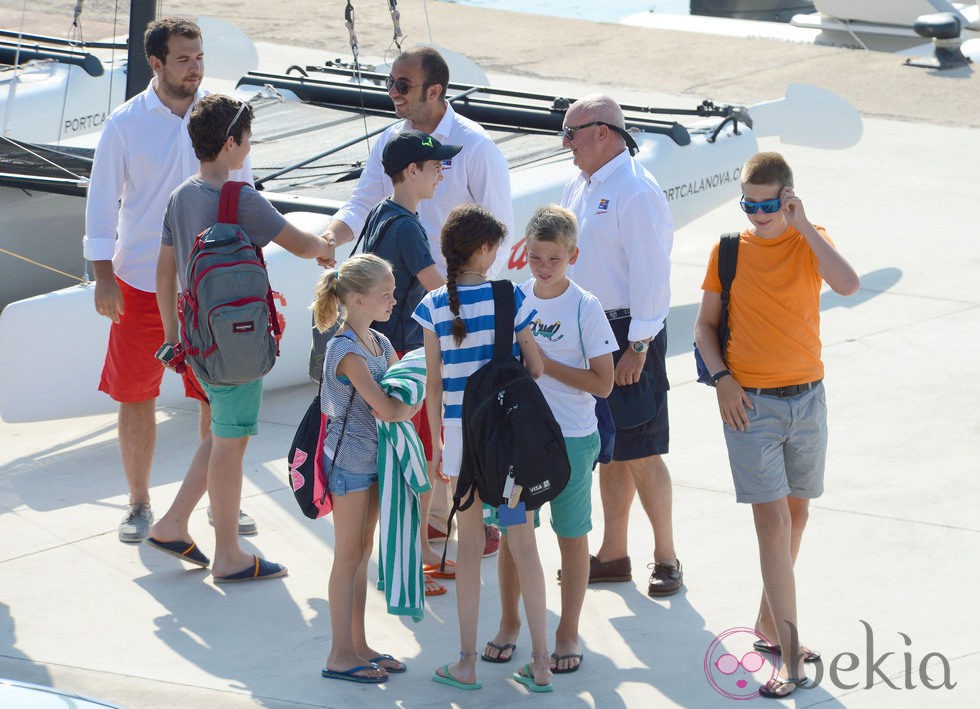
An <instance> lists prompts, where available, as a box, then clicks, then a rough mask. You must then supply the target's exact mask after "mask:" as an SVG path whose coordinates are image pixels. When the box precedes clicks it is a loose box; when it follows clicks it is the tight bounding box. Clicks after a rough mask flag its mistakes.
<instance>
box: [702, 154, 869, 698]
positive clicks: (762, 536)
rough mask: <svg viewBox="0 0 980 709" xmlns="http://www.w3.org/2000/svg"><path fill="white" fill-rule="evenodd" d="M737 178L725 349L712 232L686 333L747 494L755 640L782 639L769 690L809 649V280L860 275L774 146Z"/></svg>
mask: <svg viewBox="0 0 980 709" xmlns="http://www.w3.org/2000/svg"><path fill="white" fill-rule="evenodd" d="M741 183H742V199H741V201H740V202H739V205H740V206H741V208H742V211H743V212H745V214H746V215H747V216H748V220H749V223H750V224H751V226H750V227H749V228H748V229H746V230H745V231H743V232H742V233H741V234H739V238H738V258H737V260H736V269H735V278H734V280H733V281H732V285H731V291H730V299H729V301H728V325H729V329H730V335H729V339H728V343H727V347H726V349H725V354H724V356H723V355H722V350H721V343H720V342H719V341H718V334H717V333H718V323H719V321H720V320H721V313H722V302H721V290H722V287H721V279H720V278H719V276H718V251H719V244H718V243H717V242H716V243H715V245H714V247H713V249H712V251H711V256H710V258H709V259H708V268H707V272H706V275H705V278H704V282H703V283H702V284H701V288H702V289H703V290H704V295H703V297H702V299H701V309H700V310H699V311H698V316H697V319H696V320H695V323H694V337H695V340H696V341H697V345H698V349H699V351H700V352H701V355H702V356H703V357H704V361H705V365H706V366H707V368H708V371H709V372H711V373H712V377H711V378H712V380H713V382H714V384H715V387H716V394H717V397H718V409H719V411H720V413H721V419H722V421H723V423H724V426H723V429H724V433H725V444H726V445H727V447H728V460H729V464H730V466H731V470H732V478H733V480H734V483H735V499H736V501H737V502H742V503H746V504H751V505H752V515H753V518H754V521H755V529H756V536H757V537H758V542H759V560H760V566H761V568H762V587H763V593H762V601H761V602H760V604H759V614H758V616H757V617H756V621H755V631H756V633H757V634H758V635H760V636H762V637H763V638H768V639H771V640H770V642H768V643H766V642H764V641H760V642H758V643H756V644H755V648H756V650H759V651H760V652H766V653H769V654H771V655H780V654H782V653H781V648H789V649H790V650H789V652H788V653H787V655H788V657H789V658H790V659H789V660H787V659H786V657H784V658H783V662H782V664H781V665H780V669H779V674H778V675H777V676H776V677H775V678H773V679H772V680H770V681H769V682H768V683H766V684H765V685H763V686H762V687H760V688H759V694H761V695H762V696H764V697H772V698H780V697H785V696H786V695H788V694H791V693H792V692H794V691H795V690H796V689H797V688H798V687H805V686H807V685H808V684H809V679H808V678H807V677H806V674H805V672H804V670H803V667H804V663H806V662H817V661H819V660H820V655H819V654H818V653H816V652H815V651H813V650H810V649H808V648H806V647H804V646H802V645H800V644H799V635H798V628H799V622H798V620H797V613H796V590H795V589H796V581H795V574H794V570H793V566H794V564H795V562H796V556H797V554H798V553H799V550H800V544H801V543H802V541H803V530H804V529H805V528H806V523H807V517H808V514H809V504H810V500H811V499H813V498H816V497H819V496H820V495H821V494H822V493H823V478H824V463H825V459H826V453H827V403H826V399H825V397H824V388H823V384H822V380H823V371H824V370H823V362H822V361H821V359H820V349H821V344H820V288H821V285H822V282H823V281H826V282H827V284H828V285H829V286H830V287H831V288H833V289H834V291H835V292H837V293H839V294H841V295H851V294H852V293H855V292H856V291H857V289H858V288H859V287H860V281H859V279H858V276H857V274H856V273H855V272H854V269H853V268H851V265H850V264H849V263H848V262H847V261H846V260H845V259H844V257H843V256H841V255H840V254H839V253H838V252H837V249H836V248H835V247H834V245H833V244H832V243H831V241H830V240H829V239H828V238H827V234H826V232H825V231H824V230H823V228H822V227H817V226H814V225H813V224H811V223H810V221H809V220H808V219H807V217H806V214H805V213H804V211H803V202H802V201H801V200H800V198H799V196H797V194H796V193H795V192H794V190H793V172H792V170H790V167H789V164H788V163H787V162H786V160H785V159H784V158H783V156H782V155H780V154H779V153H773V152H765V153H758V154H756V155H753V156H752V157H751V158H749V159H748V161H747V162H746V163H745V165H744V166H743V167H742V172H741Z"/></svg>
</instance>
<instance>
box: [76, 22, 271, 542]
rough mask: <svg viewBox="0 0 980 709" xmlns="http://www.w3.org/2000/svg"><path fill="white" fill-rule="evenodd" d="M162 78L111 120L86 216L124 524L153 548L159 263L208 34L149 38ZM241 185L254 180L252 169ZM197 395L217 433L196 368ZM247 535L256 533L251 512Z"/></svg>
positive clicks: (190, 153)
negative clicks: (115, 413)
mask: <svg viewBox="0 0 980 709" xmlns="http://www.w3.org/2000/svg"><path fill="white" fill-rule="evenodd" d="M143 39H144V48H145V51H146V58H147V61H148V62H149V64H150V68H151V69H153V73H154V77H153V79H152V80H151V81H150V85H149V86H147V88H146V90H145V91H143V92H142V93H140V94H138V95H136V96H134V97H133V98H131V99H130V100H128V101H126V102H125V103H124V104H122V105H121V106H119V107H118V108H117V109H116V110H115V111H113V112H112V114H111V115H110V116H109V117H108V118H107V119H106V121H105V123H104V124H103V127H102V135H101V136H100V138H99V145H98V147H97V148H96V151H95V162H94V163H93V165H92V175H91V184H90V185H89V191H88V201H87V203H86V211H85V237H84V240H83V254H84V256H85V258H87V259H88V260H90V261H92V270H93V272H94V274H95V309H96V312H97V313H98V314H99V315H102V316H104V317H106V318H109V319H110V320H111V321H112V325H111V327H110V330H109V345H108V350H107V353H106V359H105V365H104V367H103V370H102V377H101V381H100V383H99V390H100V391H104V392H105V393H106V394H108V395H109V396H110V397H111V398H112V399H114V400H115V401H117V402H119V419H118V421H119V423H118V436H119V450H120V453H121V455H122V464H123V472H124V473H125V476H126V482H127V484H128V487H129V509H128V511H127V513H126V516H125V517H124V518H123V521H122V523H121V524H120V525H119V539H120V541H123V542H129V543H138V542H141V541H143V540H144V539H145V538H146V537H147V535H148V533H149V529H150V526H151V525H152V523H153V512H152V510H151V509H150V467H151V463H152V461H153V453H154V449H155V447H156V398H157V396H158V395H159V393H160V382H161V380H162V378H163V370H164V368H163V365H162V364H161V363H160V362H159V361H157V359H156V358H155V356H154V355H155V353H156V351H157V348H159V346H160V343H161V342H163V324H162V322H161V320H160V312H159V310H158V309H157V300H156V263H157V256H158V254H159V250H160V234H161V229H162V227H163V216H164V212H165V211H166V207H167V200H168V198H169V197H170V193H171V192H173V191H174V189H176V188H177V186H178V185H180V184H181V183H182V182H183V181H184V180H186V179H187V178H188V177H190V176H191V175H193V174H194V173H195V172H197V170H198V168H199V165H200V163H199V162H198V159H197V157H196V156H195V155H194V149H193V147H192V146H191V140H190V136H189V135H188V133H187V122H188V119H189V116H190V112H191V109H192V108H193V107H194V106H195V105H196V104H197V103H198V101H200V100H201V98H203V97H204V96H205V95H206V93H207V92H206V91H204V90H203V89H201V80H202V78H203V76H204V47H203V43H202V39H201V29H200V27H198V26H197V24H195V23H194V22H192V21H190V20H188V19H185V18H182V17H162V18H160V19H159V20H156V21H155V22H153V23H151V24H150V25H149V26H148V27H147V29H146V34H145V35H144V38H143ZM232 179H235V180H245V181H251V169H250V168H249V165H248V163H246V165H245V167H244V168H243V169H242V170H240V171H236V173H235V175H234V176H233V177H232ZM184 391H185V393H186V395H187V396H188V398H193V399H197V400H198V401H199V402H200V407H201V416H200V435H201V438H202V439H203V438H205V437H207V436H208V435H210V432H209V425H210V421H211V412H210V409H209V407H208V402H207V397H206V396H205V394H204V392H203V391H202V390H201V387H200V385H199V384H198V382H197V381H196V380H195V379H194V376H193V374H192V373H191V371H190V369H188V370H187V374H186V375H184ZM239 533H241V534H255V521H254V520H252V518H251V517H249V516H248V515H245V514H241V516H240V520H239Z"/></svg>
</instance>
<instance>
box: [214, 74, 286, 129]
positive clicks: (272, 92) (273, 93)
mask: <svg viewBox="0 0 980 709" xmlns="http://www.w3.org/2000/svg"><path fill="white" fill-rule="evenodd" d="M259 99H272V100H273V101H276V102H278V103H283V102H285V100H286V99H285V98H283V95H282V94H281V93H279V90H278V89H277V88H276V87H275V86H273V85H272V84H265V85H263V86H262V88H261V89H259V90H258V91H256V92H255V93H254V94H252V95H251V96H250V97H249V99H248V100H247V101H242V102H241V105H240V106H239V107H238V110H237V111H236V112H235V116H234V118H232V119H231V123H229V124H228V130H226V131H225V140H228V138H229V137H230V136H231V129H232V128H234V127H235V124H236V123H238V119H239V118H241V117H242V114H243V113H245V109H246V108H247V107H248V106H249V105H251V104H252V102H254V101H258V100H259Z"/></svg>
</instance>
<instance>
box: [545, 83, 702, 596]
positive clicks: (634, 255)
mask: <svg viewBox="0 0 980 709" xmlns="http://www.w3.org/2000/svg"><path fill="white" fill-rule="evenodd" d="M563 130H564V136H563V139H562V145H563V146H564V147H566V148H569V149H571V151H572V156H573V160H574V162H575V165H576V166H577V167H578V168H579V169H580V170H581V173H580V174H579V175H578V176H577V177H575V178H574V179H572V180H571V181H570V182H569V183H568V184H567V185H566V186H565V192H564V194H563V196H562V206H564V207H566V208H568V209H570V210H572V211H573V212H574V213H575V216H576V217H577V218H578V224H579V242H578V244H579V258H578V261H577V262H576V263H575V265H574V266H572V267H571V268H570V269H569V273H570V275H571V276H572V278H573V279H574V280H575V282H576V283H578V284H579V285H581V286H582V288H584V289H586V290H588V291H590V292H591V293H593V294H594V295H595V296H596V297H598V298H599V301H600V302H601V303H602V307H603V309H604V310H605V311H606V317H608V318H609V322H610V325H612V327H613V331H614V333H615V334H616V339H617V341H618V343H619V347H620V349H619V352H618V353H616V354H615V355H614V358H615V359H616V373H615V386H614V387H613V392H612V394H610V396H609V399H608V401H609V405H610V408H611V409H612V414H613V419H614V421H615V423H616V441H615V447H614V450H613V453H612V460H611V461H610V462H608V463H604V464H602V465H600V467H599V491H600V495H601V499H602V512H603V519H604V521H605V525H604V532H603V539H602V545H601V546H600V547H599V551H598V552H597V553H596V555H595V556H594V557H592V558H591V563H590V569H589V582H590V583H594V582H597V581H630V580H631V579H632V567H631V564H630V558H629V554H628V550H627V543H626V542H627V530H628V523H629V510H630V506H631V505H632V502H633V498H634V494H635V493H636V492H638V493H639V495H640V502H641V504H642V505H643V509H644V511H645V512H646V513H647V516H648V517H649V519H650V524H651V526H652V527H653V536H654V552H653V560H654V564H653V574H652V575H651V577H650V583H649V589H648V593H649V594H650V595H651V596H668V595H671V594H674V593H676V592H677V591H678V590H680V587H681V584H682V583H683V576H682V573H681V566H680V562H679V561H678V560H677V557H676V554H675V552H674V540H673V524H672V521H671V483H670V472H669V471H668V470H667V466H666V465H665V464H664V462H663V460H662V458H661V455H663V454H665V453H667V449H668V442H669V428H668V422H667V389H668V388H669V385H668V383H667V375H666V371H665V361H664V360H665V357H666V347H667V338H666V330H665V329H664V327H665V322H666V317H667V311H668V309H669V307H670V249H671V246H672V244H673V239H674V227H673V221H672V220H671V217H670V211H669V209H668V207H667V201H666V199H665V198H664V194H663V191H662V190H661V189H660V186H659V185H658V184H657V182H656V180H654V179H653V177H652V176H651V175H650V173H649V172H647V171H646V170H645V169H644V167H643V166H642V165H641V164H640V163H639V162H638V161H637V160H635V159H633V157H632V156H631V150H629V149H627V148H628V146H629V147H630V148H635V142H634V141H633V139H632V137H631V136H629V134H628V133H626V131H625V121H624V119H623V111H622V109H621V108H620V107H619V105H618V104H617V103H616V102H615V101H614V100H613V99H612V98H610V97H608V96H588V97H585V98H583V99H580V100H579V101H576V102H575V103H574V104H572V106H571V107H570V108H569V109H568V112H567V113H566V114H565V121H564V125H563Z"/></svg>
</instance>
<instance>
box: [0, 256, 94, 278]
mask: <svg viewBox="0 0 980 709" xmlns="http://www.w3.org/2000/svg"><path fill="white" fill-rule="evenodd" d="M0 253H5V254H7V255H8V256H13V257H14V258H19V259H20V260H21V261H27V263H29V264H33V265H34V266H39V267H41V268H46V269H47V270H49V271H54V272H55V273H58V274H60V275H62V276H66V277H68V278H71V279H74V280H76V281H78V282H79V283H88V280H87V279H85V278H79V277H78V276H75V275H73V274H71V273H65V272H64V271H59V270H58V269H57V268H55V267H54V266H48V265H47V264H43V263H41V262H39V261H35V260H33V259H29V258H27V257H26V256H21V255H20V254H15V253H14V252H13V251H7V249H4V248H0Z"/></svg>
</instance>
